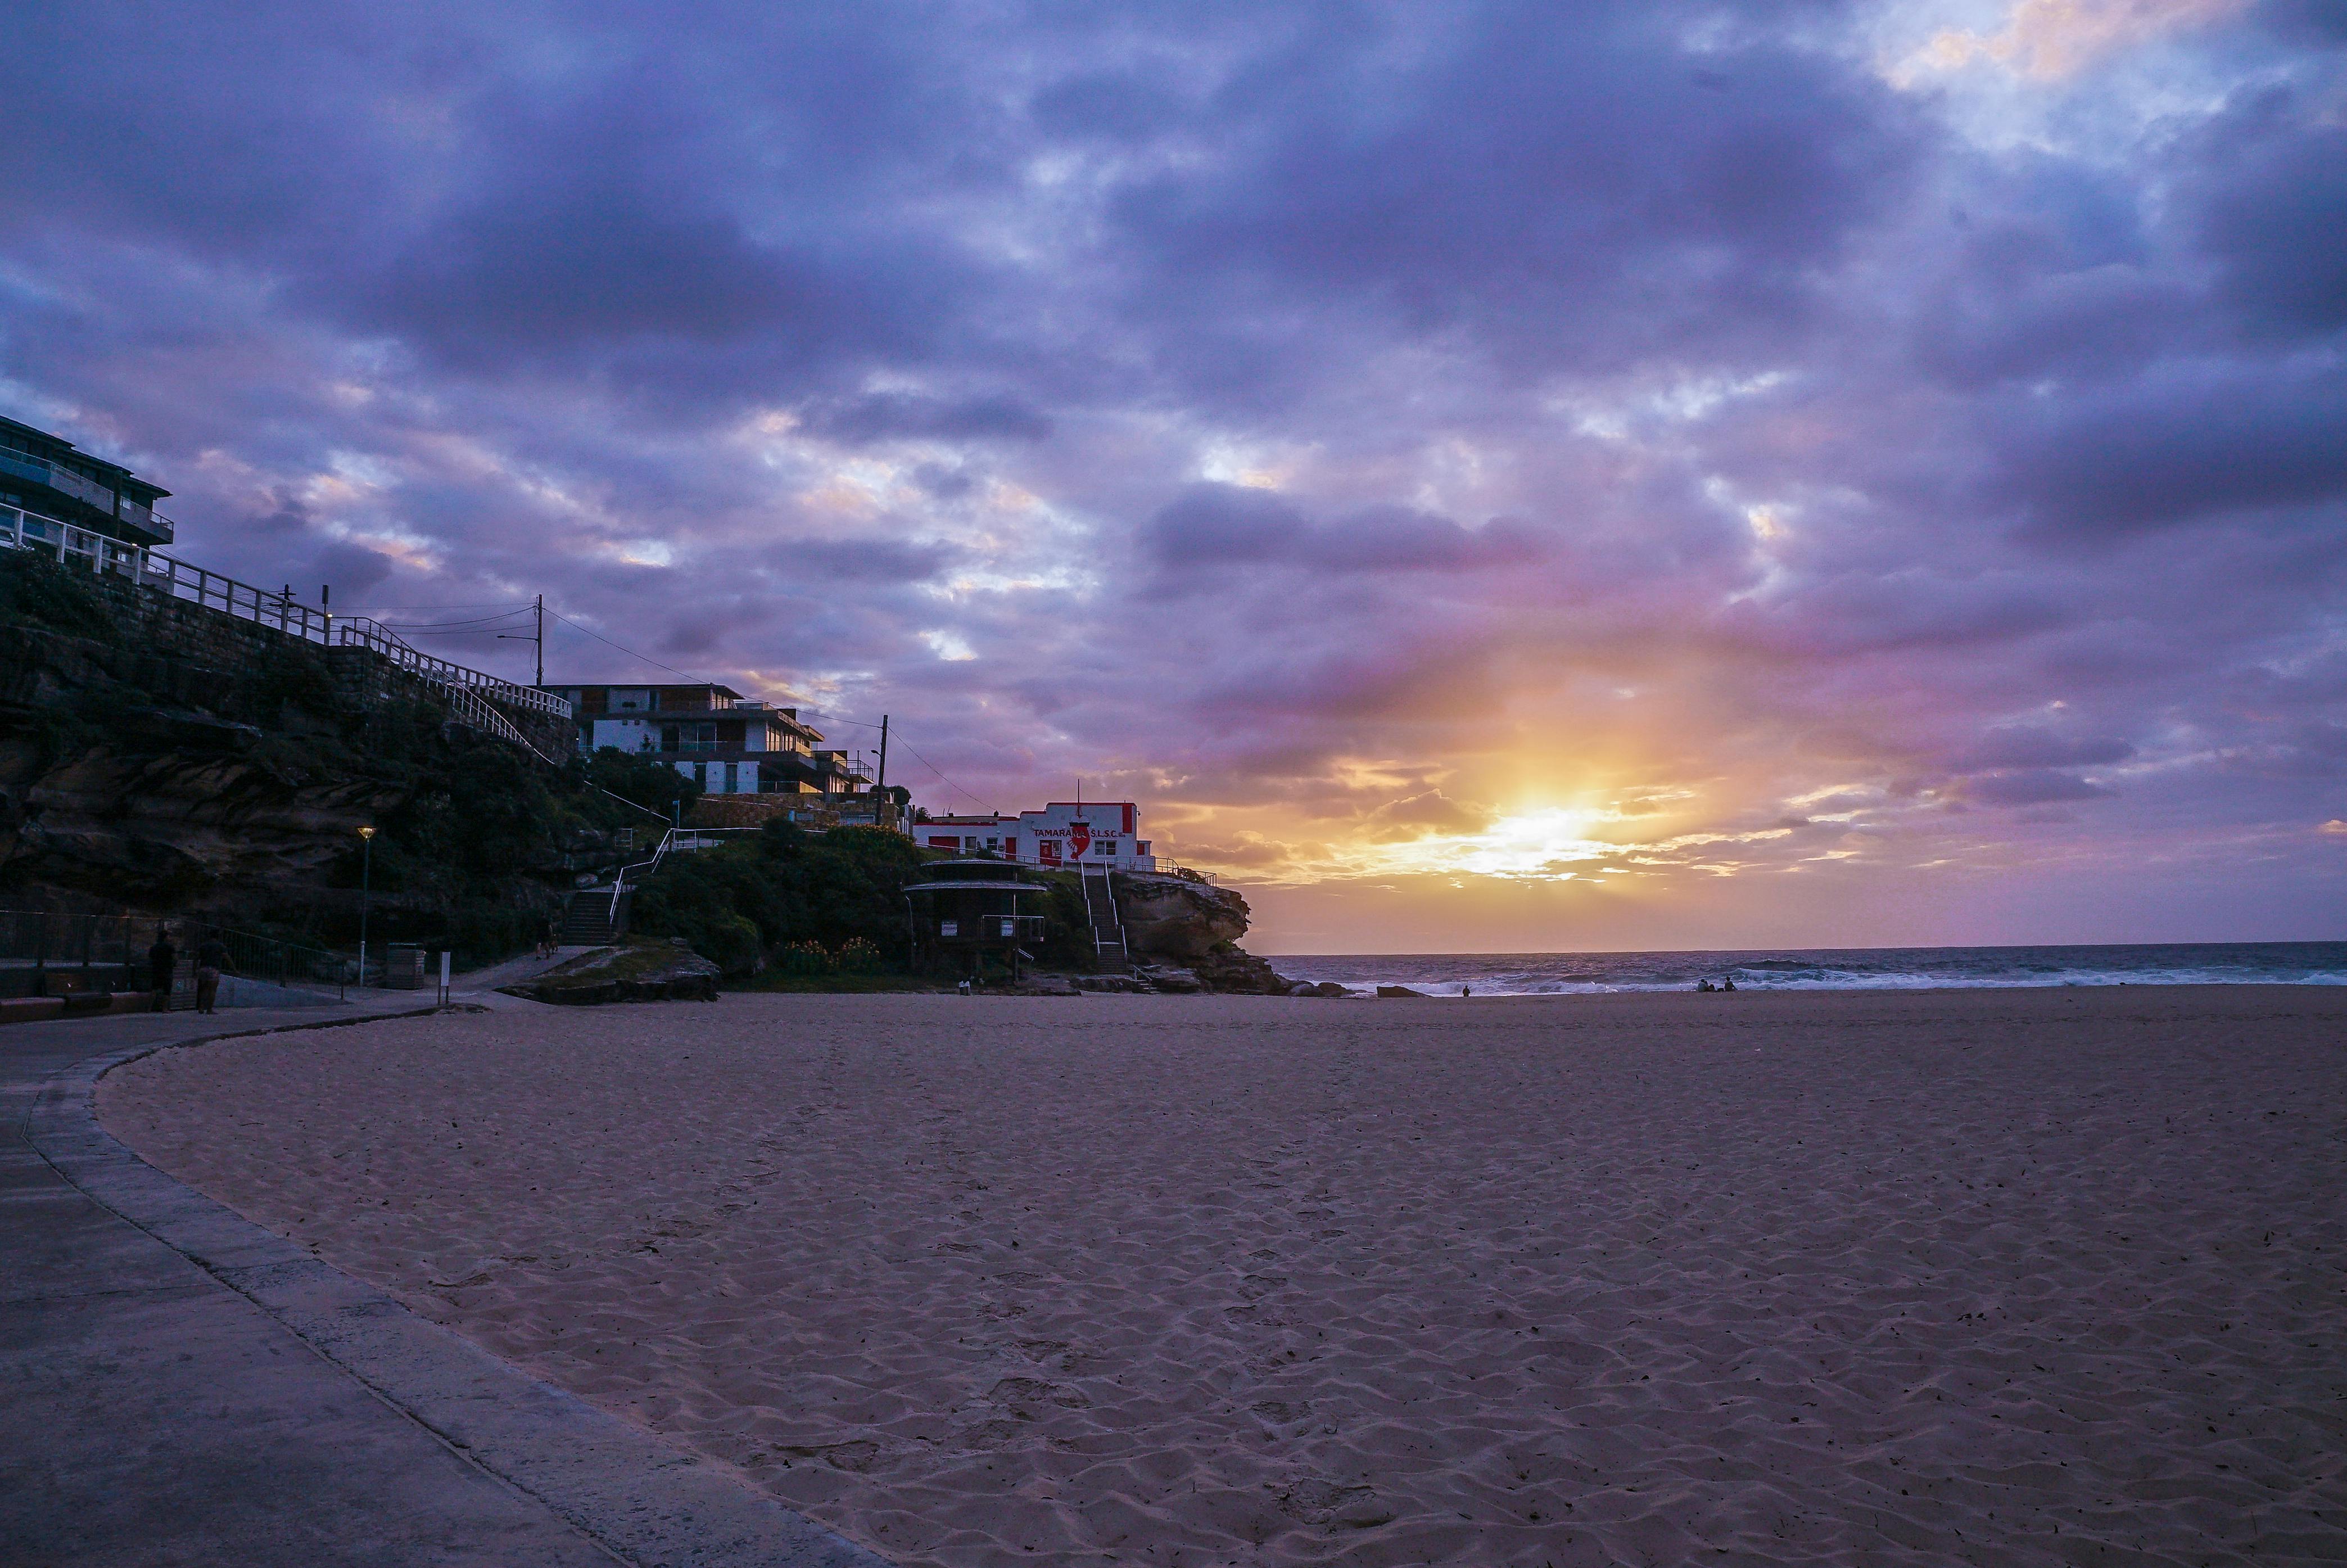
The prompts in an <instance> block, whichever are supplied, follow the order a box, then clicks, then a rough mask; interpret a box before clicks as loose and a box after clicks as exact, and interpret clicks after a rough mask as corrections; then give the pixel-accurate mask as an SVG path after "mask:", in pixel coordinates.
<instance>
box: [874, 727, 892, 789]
mask: <svg viewBox="0 0 2347 1568" xmlns="http://www.w3.org/2000/svg"><path fill="white" fill-rule="evenodd" d="M887 784H888V715H887V714H886V713H883V714H881V715H880V776H879V777H878V778H876V779H874V780H873V781H872V787H873V788H874V789H875V790H881V789H885V788H887Z"/></svg>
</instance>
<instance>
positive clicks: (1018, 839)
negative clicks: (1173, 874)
mask: <svg viewBox="0 0 2347 1568" xmlns="http://www.w3.org/2000/svg"><path fill="white" fill-rule="evenodd" d="M1140 826H1141V815H1140V813H1139V811H1138V810H1137V809H1136V808H1135V807H1134V805H1133V802H1131V801H1129V800H1088V801H1084V802H1083V803H1081V804H1078V803H1076V802H1074V801H1064V800H1055V801H1053V802H1052V803H1051V804H1049V805H1047V806H1045V807H1044V808H1043V809H1042V810H1040V811H1024V812H1020V814H1019V815H1017V816H998V815H994V814H992V813H990V812H989V813H988V814H986V815H979V816H933V817H931V818H929V820H928V821H927V822H916V823H913V824H911V825H909V830H910V832H911V833H912V835H913V839H914V842H915V843H917V844H919V845H922V846H923V847H924V848H928V849H950V850H952V851H954V852H956V853H957V854H960V855H977V854H980V853H986V854H992V855H999V856H1002V858H1003V859H1005V860H1016V861H1020V862H1022V863H1024V864H1026V865H1029V866H1043V867H1045V868H1047V869H1048V868H1051V867H1053V866H1114V867H1115V868H1116V869H1117V870H1119V871H1154V870H1156V869H1157V858H1156V856H1153V855H1152V854H1151V853H1150V852H1149V840H1147V839H1145V838H1140V837H1136V836H1135V835H1136V834H1137V833H1138V832H1139V831H1140Z"/></svg>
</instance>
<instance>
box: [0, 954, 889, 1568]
mask: <svg viewBox="0 0 2347 1568" xmlns="http://www.w3.org/2000/svg"><path fill="white" fill-rule="evenodd" d="M460 999H464V998H462V996H461V993H460ZM482 1000H489V999H487V998H482ZM415 1003H416V998H415V996H414V995H413V993H410V994H408V995H406V996H403V997H401V998H399V999H397V1000H392V999H387V998H386V999H380V1000H376V999H370V1000H369V1001H366V1002H362V1003H358V1004H354V1006H352V1007H351V1008H349V1009H335V1013H334V1015H333V1018H332V1019H331V1020H329V1019H322V1018H321V1017H320V1016H319V1014H318V1012H317V1011H316V1010H315V1009H303V1010H302V1011H301V1012H298V1013H292V1012H289V1013H282V1014H274V1015H272V1014H270V1013H265V1012H261V1011H258V1010H251V1011H245V1012H243V1013H241V1014H240V1015H237V1016H234V1017H231V1018H226V1019H223V1018H220V1017H217V1016H215V1017H212V1018H208V1019H199V1018H197V1017H196V1016H195V1015H193V1014H188V1013H179V1014H168V1015H163V1016H159V1017H158V1016H138V1015H129V1016H124V1017H119V1018H99V1019H89V1020H75V1021H70V1022H66V1021H60V1022H56V1023H37V1024H19V1025H15V1026H13V1027H11V1028H9V1029H7V1030H5V1032H0V1563H7V1564H8V1565H9V1568H65V1565H68V1564H73V1565H78V1564H108V1565H109V1568H110V1565H113V1564H126V1565H127V1564H158V1565H159V1564H165V1563H233V1564H237V1565H239V1568H276V1565H279V1564H282V1565H285V1568H295V1565H300V1568H311V1565H323V1564H342V1563H354V1564H356V1563H365V1564H384V1565H385V1568H390V1565H393V1564H400V1565H407V1564H467V1565H472V1564H482V1565H487V1564H500V1565H502V1564H514V1565H517V1568H518V1565H522V1564H528V1565H531V1568H537V1565H539V1564H544V1565H547V1568H569V1565H570V1564H596V1565H599V1568H610V1564H613V1563H631V1564H640V1565H641V1568H671V1565H673V1568H684V1565H687V1564H692V1565H696V1568H720V1565H724V1568H732V1565H734V1564H744V1565H746V1564H753V1563H754V1564H760V1565H762V1568H764V1565H784V1564H788V1565H791V1568H799V1565H805V1568H887V1563H885V1561H884V1560H883V1559H881V1558H879V1557H876V1556H875V1555H873V1554H872V1553H868V1552H866V1551H864V1550H863V1549H862V1548H860V1547H857V1546H855V1545H852V1544H850V1543H849V1542H846V1541H844V1540H842V1539H840V1538H839V1537H838V1536H835V1535H833V1534H832V1533H830V1532H828V1531H825V1530H823V1529H821V1528H820V1527H818V1526H816V1525H815V1524H814V1523H812V1522H809V1521H807V1520H806V1519H805V1518H803V1517H802V1516H800V1515H799V1514H796V1513H794V1512H791V1511H790V1510H788V1509H786V1508H784V1507H783V1506H782V1505H780V1504H779V1503H777V1502H775V1501H774V1500H772V1499H771V1498H768V1497H766V1496H765V1495H764V1494H763V1493H761V1492H758V1491H754V1490H753V1489H752V1488H751V1487H750V1486H748V1485H747V1484H746V1483H745V1482H744V1481H742V1480H741V1479H740V1478H738V1477H737V1476H735V1475H734V1474H733V1472H732V1471H727V1470H724V1469H723V1468H722V1467H719V1466H717V1465H715V1464H712V1463H710V1462H708V1461H705V1460H698V1459H695V1458H692V1457H690V1456H688V1455H685V1454H682V1453H680V1452H679V1451H678V1450H674V1449H671V1448H670V1447H668V1446H667V1445H666V1444H664V1443H662V1442H661V1440H658V1439H657V1438H654V1437H652V1436H651V1434H649V1433H647V1432H644V1431H642V1430H639V1429H637V1428H634V1427H631V1426H629V1425H628V1424H627V1423H625V1422H623V1421H621V1420H620V1419H618V1418H616V1417H613V1416H610V1415H607V1414H605V1413H604V1412H603V1411H600V1410H599V1409H595V1408H594V1407H592V1406H590V1405H588V1404H587V1403H585V1402H584V1401H582V1400H580V1399H577V1398H575V1397H574V1396H572V1395H569V1394H566V1393H564V1392H562V1391H561V1390H560V1389H555V1388H553V1387H551V1386H549V1385H548V1384H545V1383H542V1382H539V1381H538V1380H537V1379H535V1378H530V1377H528V1376H526V1375H525V1374H523V1373H521V1372H519V1371H518V1370H516V1369H515V1368H512V1367H509V1366H507V1364H506V1363H504V1362H502V1361H499V1360H497V1358H494V1357H492V1356H490V1355H488V1354H487V1352H485V1351H482V1350H480V1349H478V1348H475V1347H474V1346H472V1345H470V1344H468V1343H466V1341H464V1340H462V1339H459V1338H457V1337H456V1336H454V1335H452V1334H449V1333H448V1332H447V1331H446V1330H445V1329H442V1328H440V1327H437V1326H436V1325H434V1324H431V1323H428V1322H426V1321H425V1320H424V1319H423V1318H420V1317H416V1316H415V1315H414V1314H413V1313H411V1312H409V1311H408V1310H407V1309H406V1308H405V1307H402V1306H401V1305H399V1304H398V1303H397V1302H395V1301H394V1300H392V1299H391V1298H390V1297H388V1296H384V1294H383V1293H382V1292H381V1291H378V1290H376V1289H375V1288H374V1287H373V1286H368V1285H364V1284H362V1283H360V1282H359V1281H357V1280H354V1279H352V1278H351V1277H350V1276H346V1275H344V1274H342V1273H341V1272H339V1271H338V1270H335V1269H333V1268H332V1267H330V1266H327V1265H326V1264H324V1263H323V1262H321V1261H320V1260H319V1259H317V1258H316V1257H313V1256H312V1255H310V1254H308V1253H306V1252H304V1251H303V1250H302V1249H301V1248H300V1247H298V1246H295V1245H292V1243H290V1242H287V1241H285V1240H283V1239H282V1238H281V1237H278V1236H276V1235H272V1234H270V1233H269V1232H267V1231H264V1230H261V1228H260V1227H258V1226H256V1225H251V1224H248V1223H247V1222H246V1221H244V1220H242V1219H241V1218H239V1217H238V1216H237V1215H235V1214H232V1213H231V1212H230V1211H228V1210H227V1209H225V1208H223V1207H221V1206H220V1204H215V1203H213V1202H212V1201H211V1200H210V1199H209V1198H207V1197H205V1196H203V1195H202V1194H200V1193H198V1192H196V1191H194V1190H193V1189H192V1188H190V1187H187V1186H185V1185H183V1184H180V1183H179V1182H177V1181H174V1180H173V1179H171V1178H170V1177H169V1176H166V1175H165V1174H163V1173H161V1172H159V1171H158V1170H156V1169H154V1168H153V1167H152V1166H150V1165H148V1164H147V1163H145V1162H143V1161H141V1160H140V1159H139V1158H138V1156H137V1155H136V1154H133V1153H131V1152H130V1151H129V1150H128V1148H126V1147H125V1146H123V1145H122V1144H121V1143H117V1142H116V1141H115V1140H114V1139H113V1138H112V1137H110V1136H108V1134H107V1132H105V1130H104V1129H103V1128H101V1127H100V1126H99V1125H98V1124H97V1117H96V1115H95V1113H94V1111H93V1108H92V1103H91V1096H92V1091H93V1090H94V1088H95V1086H96V1084H97V1080H98V1078H99V1077H100V1076H101V1075H102V1074H104V1073H105V1072H106V1071H108V1070H109V1069H110V1068H113V1067H115V1066H118V1065H119V1064H121V1063H122V1062H124V1061H132V1060H135V1059H136V1058H138V1057H139V1056H143V1055H145V1054H147V1053H148V1052H149V1051H150V1050H156V1049H159V1047H162V1046H165V1045H174V1044H190V1043H194V1042H195V1041H198V1040H207V1039H220V1038H223V1037H225V1036H230V1035H237V1034H246V1033H252V1032H258V1031H261V1030H270V1029H273V1028H298V1029H316V1028H319V1027H322V1026H323V1027H328V1028H331V1027H333V1023H336V1022H359V1021H364V1020H365V1019H368V1018H371V1017H384V1016H395V1015H397V1014H400V1013H404V1012H413V1011H415V1010H417V1009H416V1006H415ZM494 1003H496V1004H502V1005H504V1006H507V1007H514V1006H526V1005H528V1004H524V1003H516V1002H513V1001H511V1000H510V999H506V998H501V997H500V998H495V999H494Z"/></svg>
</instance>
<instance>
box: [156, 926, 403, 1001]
mask: <svg viewBox="0 0 2347 1568" xmlns="http://www.w3.org/2000/svg"><path fill="white" fill-rule="evenodd" d="M172 924H174V925H175V926H177V927H179V938H178V940H179V944H180V952H181V953H182V954H183V955H185V954H190V953H193V952H194V951H195V950H196V949H197V948H200V947H201V946H202V945H203V943H204V942H205V940H206V939H207V938H218V939H219V941H220V946H221V947H223V948H226V949H228V958H229V968H228V972H229V973H230V974H232V975H237V976H241V977H242V978H243V979H251V980H266V981H267V982H269V983H270V984H271V985H273V986H285V987H288V988H290V989H296V990H299V989H305V988H311V989H314V988H326V987H332V988H333V990H334V992H335V994H337V995H341V994H342V992H343V988H344V987H345V986H348V985H351V984H353V983H361V984H363V983H364V981H363V980H361V979H360V976H359V973H358V960H357V959H356V958H350V957H348V956H346V955H344V954H342V953H333V952H328V951H327V950H325V949H324V948H305V947H302V946H301V945H300V944H299V943H295V942H287V941H283V940H281V939H280V938H275V937H263V936H261V935H260V934H258V933H257V932H252V931H239V930H236V929H234V928H233V927H227V926H219V925H215V924H213V923H212V922H211V920H210V919H209V918H208V917H204V916H201V915H190V916H185V917H181V918H179V919H178V920H176V921H174V922H172Z"/></svg>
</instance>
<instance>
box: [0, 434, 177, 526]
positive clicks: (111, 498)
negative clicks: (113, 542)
mask: <svg viewBox="0 0 2347 1568" xmlns="http://www.w3.org/2000/svg"><path fill="white" fill-rule="evenodd" d="M0 474H13V475H15V477H18V478H20V479H29V480H31V481H32V482H33V483H34V484H36V485H42V486H46V487H48V488H49V489H52V490H56V491H57V492H59V493H60V494H63V495H67V496H71V497H73V498H74V499H75V500H77V501H80V502H83V503H85V504H87V505H88V506H92V507H97V509H98V510H99V511H101V512H106V513H108V514H110V515H111V516H113V517H116V518H120V519H121V520H122V521H123V522H126V523H128V524H129V525H130V526H131V527H132V528H137V529H138V530H139V531H140V532H142V533H149V534H155V535H158V536H159V539H158V540H157V541H155V542H159V543H162V544H169V543H170V542H171V538H172V536H173V535H174V534H175V533H176V532H177V531H178V530H177V529H176V528H174V526H173V524H172V522H171V519H170V518H165V517H159V516H157V515H156V513H155V511H154V509H153V508H152V507H147V506H143V505H141V504H140V503H138V502H137V501H134V500H132V499H130V498H129V497H128V496H118V495H117V494H115V493H114V492H113V491H112V490H109V489H108V488H107V487H105V486H103V485H101V484H99V483H98V482H97V480H95V479H92V478H89V477H86V476H84V475H80V474H77V473H75V472H74V471H73V470H72V469H70V468H60V467H58V466H56V464H55V463H52V462H50V461H48V459H46V458H45V457H36V456H33V455H32V454H31V453H29V452H19V451H16V450H15V449H14V448H12V447H0Z"/></svg>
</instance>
